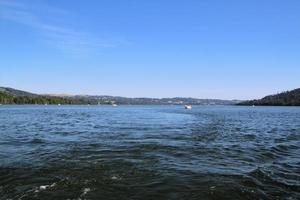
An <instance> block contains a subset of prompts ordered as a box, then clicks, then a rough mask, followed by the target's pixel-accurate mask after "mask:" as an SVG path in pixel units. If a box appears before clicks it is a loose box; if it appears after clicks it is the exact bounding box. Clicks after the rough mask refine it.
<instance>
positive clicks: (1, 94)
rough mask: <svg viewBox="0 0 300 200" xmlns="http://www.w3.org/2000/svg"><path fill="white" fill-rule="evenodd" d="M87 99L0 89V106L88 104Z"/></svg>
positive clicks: (5, 88)
mask: <svg viewBox="0 0 300 200" xmlns="http://www.w3.org/2000/svg"><path fill="white" fill-rule="evenodd" d="M89 103H92V102H90V100H87V99H81V98H78V99H71V98H63V97H55V96H45V95H38V94H34V93H30V92H25V91H22V90H16V89H13V88H7V87H0V104H89Z"/></svg>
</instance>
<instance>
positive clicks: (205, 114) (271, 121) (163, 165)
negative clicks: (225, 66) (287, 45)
mask: <svg viewBox="0 0 300 200" xmlns="http://www.w3.org/2000/svg"><path fill="white" fill-rule="evenodd" d="M0 199H105V200H109V199H116V200H117V199H118V200H119V199H144V200H146V199H216V200H217V199H287V200H293V199H300V108H299V107H234V106H232V107H223V106H198V107H197V106H194V107H193V109H192V110H185V109H183V108H182V107H181V106H118V107H111V106H3V105H2V106H0Z"/></svg>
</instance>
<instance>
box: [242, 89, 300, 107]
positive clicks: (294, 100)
mask: <svg viewBox="0 0 300 200" xmlns="http://www.w3.org/2000/svg"><path fill="white" fill-rule="evenodd" d="M238 105H257V106H259V105H262V106H300V88H298V89H295V90H292V91H287V92H282V93H279V94H275V95H269V96H266V97H264V98H262V99H257V100H250V101H243V102H240V103H239V104H238Z"/></svg>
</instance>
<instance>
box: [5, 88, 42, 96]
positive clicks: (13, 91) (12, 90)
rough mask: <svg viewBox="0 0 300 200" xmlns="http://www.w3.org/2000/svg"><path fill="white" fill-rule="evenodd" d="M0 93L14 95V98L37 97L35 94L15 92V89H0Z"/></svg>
mask: <svg viewBox="0 0 300 200" xmlns="http://www.w3.org/2000/svg"><path fill="white" fill-rule="evenodd" d="M0 92H6V93H9V94H11V95H15V96H38V95H37V94H33V93H30V92H25V91H22V90H16V89H13V88H9V87H0Z"/></svg>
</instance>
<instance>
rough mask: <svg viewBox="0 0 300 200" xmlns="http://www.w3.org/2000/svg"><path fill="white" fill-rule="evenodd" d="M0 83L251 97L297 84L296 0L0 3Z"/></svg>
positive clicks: (299, 27) (38, 88)
mask: <svg viewBox="0 0 300 200" xmlns="http://www.w3.org/2000/svg"><path fill="white" fill-rule="evenodd" d="M0 85H1V86H9V87H14V88H18V89H23V90H28V91H32V92H36V93H68V94H99V95H100V94H107V95H120V96H129V97H142V96H144V97H174V96H185V97H188V96H190V97H199V98H221V99H251V98H259V97H262V96H264V95H267V94H271V93H276V92H279V91H284V90H289V89H294V88H297V87H300V1H299V0H286V1H283V0H226V1H225V0H206V1H201V0H185V1H183V0H180V1H179V0H151V1H142V0H126V1H125V0H87V1H85V0H81V1H80V0H76V1H74V0H48V1H46V0H30V1H25V0H23V1H21V0H20V1H15V0H0Z"/></svg>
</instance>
